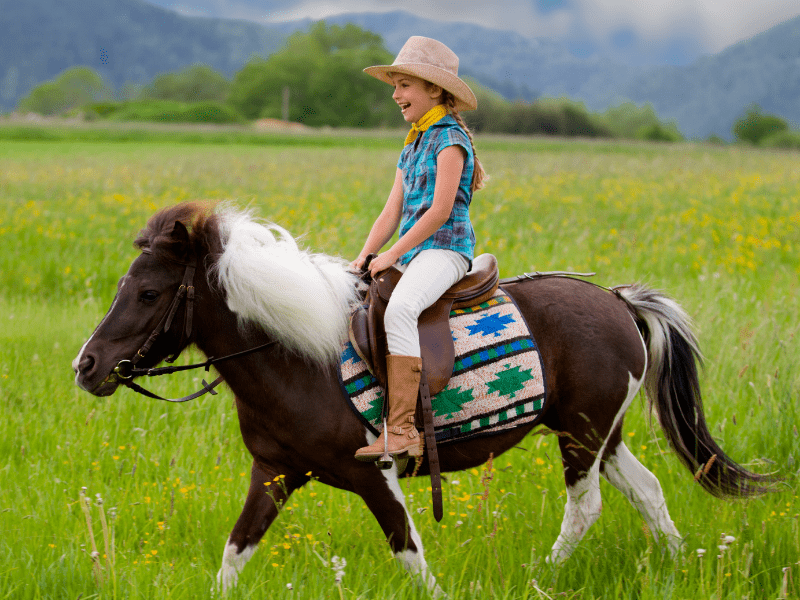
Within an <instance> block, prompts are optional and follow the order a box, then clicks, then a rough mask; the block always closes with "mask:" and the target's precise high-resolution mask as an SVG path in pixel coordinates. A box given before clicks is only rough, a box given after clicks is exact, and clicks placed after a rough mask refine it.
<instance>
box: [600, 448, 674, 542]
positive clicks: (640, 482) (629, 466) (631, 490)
mask: <svg viewBox="0 0 800 600" xmlns="http://www.w3.org/2000/svg"><path fill="white" fill-rule="evenodd" d="M604 476H605V478H606V479H607V480H608V482H609V483H611V485H613V486H614V487H615V488H617V489H618V490H619V491H620V492H622V493H623V494H624V495H625V497H626V498H627V499H628V501H629V502H630V503H631V504H632V505H633V507H634V508H636V510H638V511H639V513H641V515H642V517H643V518H644V520H645V521H646V522H647V526H648V527H650V531H651V532H652V534H653V537H655V538H656V539H658V537H659V535H661V534H663V536H664V538H665V541H666V543H667V546H668V547H669V550H670V552H671V553H672V554H673V555H674V554H675V553H676V552H677V551H678V548H679V547H680V544H681V535H680V533H678V530H677V529H675V523H673V522H672V519H671V518H670V516H669V512H668V511H667V504H666V501H665V500H664V494H663V492H662V491H661V484H660V483H659V481H658V479H656V476H655V475H653V474H652V473H651V472H650V471H648V470H647V468H645V466H644V465H642V463H640V462H639V461H638V460H637V459H636V457H635V456H634V455H633V453H631V451H630V450H629V449H628V447H627V446H626V445H625V444H624V443H620V444H619V446H617V448H616V450H615V453H614V454H613V455H612V456H610V457H609V458H608V460H607V461H606V467H605V473H604Z"/></svg>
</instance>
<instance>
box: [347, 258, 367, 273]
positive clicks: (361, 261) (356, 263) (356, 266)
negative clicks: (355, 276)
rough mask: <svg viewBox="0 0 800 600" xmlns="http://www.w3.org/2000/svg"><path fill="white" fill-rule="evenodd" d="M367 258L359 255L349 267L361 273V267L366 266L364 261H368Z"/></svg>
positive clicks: (354, 271)
mask: <svg viewBox="0 0 800 600" xmlns="http://www.w3.org/2000/svg"><path fill="white" fill-rule="evenodd" d="M366 260H367V258H366V257H365V256H359V257H358V258H357V259H355V260H354V261H353V262H351V263H350V264H349V265H348V266H347V268H348V269H350V270H351V271H352V272H353V273H361V269H362V268H363V267H364V263H365V262H366Z"/></svg>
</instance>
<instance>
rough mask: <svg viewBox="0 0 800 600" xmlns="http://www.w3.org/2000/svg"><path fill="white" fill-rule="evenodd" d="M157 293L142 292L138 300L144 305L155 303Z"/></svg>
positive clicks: (150, 291) (151, 291)
mask: <svg viewBox="0 0 800 600" xmlns="http://www.w3.org/2000/svg"><path fill="white" fill-rule="evenodd" d="M158 296H159V294H158V292H156V291H153V290H147V291H146V292H142V293H141V294H139V300H140V301H141V302H145V303H148V304H149V303H151V302H155V301H156V300H157V299H158Z"/></svg>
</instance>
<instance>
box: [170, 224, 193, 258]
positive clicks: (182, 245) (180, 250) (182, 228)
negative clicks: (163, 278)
mask: <svg viewBox="0 0 800 600" xmlns="http://www.w3.org/2000/svg"><path fill="white" fill-rule="evenodd" d="M170 242H171V243H170V250H171V251H172V252H173V253H174V254H175V256H176V257H177V258H178V259H179V260H185V259H186V258H187V257H188V256H189V247H190V246H189V230H188V229H187V228H186V225H184V224H183V223H181V222H180V221H175V225H174V227H173V228H172V233H171V234H170Z"/></svg>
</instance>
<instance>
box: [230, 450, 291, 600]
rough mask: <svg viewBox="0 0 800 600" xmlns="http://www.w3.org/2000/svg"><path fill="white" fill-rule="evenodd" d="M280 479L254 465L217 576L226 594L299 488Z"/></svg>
mask: <svg viewBox="0 0 800 600" xmlns="http://www.w3.org/2000/svg"><path fill="white" fill-rule="evenodd" d="M278 475H279V473H278V472H277V471H274V472H273V471H272V470H271V469H269V470H268V469H266V468H264V467H263V466H261V465H259V464H258V463H257V462H256V461H253V466H252V468H251V470H250V489H249V490H248V492H247V499H246V500H245V503H244V507H243V508H242V513H241V515H239V519H238V520H237V521H236V525H234V527H233V531H231V534H230V537H228V542H227V544H225V551H224V552H223V554H222V567H221V568H220V570H219V572H218V573H217V587H218V588H219V589H220V590H222V591H223V592H225V591H227V590H229V589H230V588H231V587H233V586H234V585H236V581H237V580H238V578H239V573H241V572H242V569H244V565H245V564H246V563H247V561H248V560H250V558H251V557H252V556H253V554H254V553H255V551H256V548H257V547H258V542H259V541H260V540H261V538H262V537H264V534H265V533H266V531H267V529H269V526H270V525H271V524H272V522H273V521H274V520H275V517H277V516H278V512H279V510H280V508H281V507H282V506H283V504H284V502H285V501H286V499H287V498H288V497H289V495H290V494H291V493H292V491H294V490H295V489H296V488H297V487H299V486H298V485H296V484H292V483H290V482H289V481H288V479H287V478H278V479H277V481H276V478H277V477H278ZM268 483H269V485H267V484H268Z"/></svg>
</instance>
